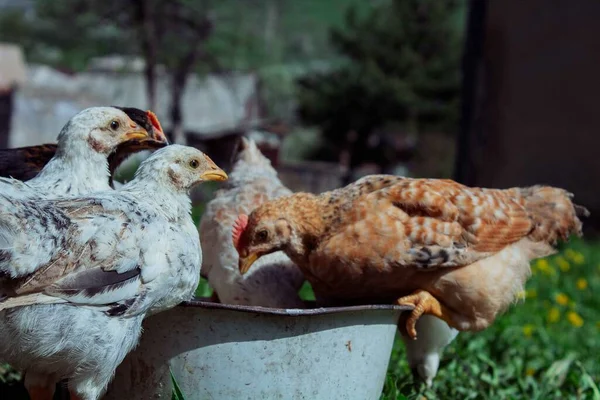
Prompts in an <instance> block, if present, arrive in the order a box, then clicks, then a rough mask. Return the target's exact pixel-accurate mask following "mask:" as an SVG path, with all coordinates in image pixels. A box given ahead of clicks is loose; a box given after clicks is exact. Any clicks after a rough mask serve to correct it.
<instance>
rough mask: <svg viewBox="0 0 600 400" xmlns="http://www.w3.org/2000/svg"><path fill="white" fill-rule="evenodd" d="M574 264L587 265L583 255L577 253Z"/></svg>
mask: <svg viewBox="0 0 600 400" xmlns="http://www.w3.org/2000/svg"><path fill="white" fill-rule="evenodd" d="M573 262H574V263H575V264H577V265H581V264H584V263H585V257H584V255H583V254H581V253H577V254H575V256H574V257H573Z"/></svg>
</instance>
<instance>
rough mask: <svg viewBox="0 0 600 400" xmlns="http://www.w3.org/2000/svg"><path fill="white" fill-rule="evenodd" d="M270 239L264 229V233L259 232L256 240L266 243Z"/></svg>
mask: <svg viewBox="0 0 600 400" xmlns="http://www.w3.org/2000/svg"><path fill="white" fill-rule="evenodd" d="M268 237H269V232H267V231H266V230H264V229H263V230H262V231H258V232H257V233H256V240H257V241H259V242H264V241H266V240H267V238H268Z"/></svg>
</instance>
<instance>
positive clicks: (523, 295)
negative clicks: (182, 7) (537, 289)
mask: <svg viewBox="0 0 600 400" xmlns="http://www.w3.org/2000/svg"><path fill="white" fill-rule="evenodd" d="M525 297H527V292H525V291H524V290H521V291H520V292H519V293H517V299H519V300H525Z"/></svg>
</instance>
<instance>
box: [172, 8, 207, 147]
mask: <svg viewBox="0 0 600 400" xmlns="http://www.w3.org/2000/svg"><path fill="white" fill-rule="evenodd" d="M181 21H182V23H181V24H180V25H179V26H178V27H174V28H173V29H177V28H178V29H183V31H182V32H181V39H182V40H187V41H188V43H191V44H192V45H191V47H190V48H189V49H188V50H187V51H186V52H184V53H183V54H182V56H181V57H179V59H178V60H177V62H176V63H175V65H174V66H173V67H172V68H171V123H172V124H173V125H172V129H173V141H174V142H175V143H178V144H183V145H185V144H186V143H187V138H186V136H185V129H184V126H183V113H182V110H181V104H182V101H183V95H184V93H185V85H186V83H187V79H188V77H189V75H190V73H192V72H193V70H194V67H195V66H196V63H197V62H198V60H200V58H205V56H206V54H205V53H204V43H205V42H206V40H207V39H208V37H209V36H210V35H211V33H212V31H213V23H212V20H211V18H210V17H208V16H205V17H204V18H202V19H201V20H198V19H193V20H192V19H186V18H185V17H182V18H181Z"/></svg>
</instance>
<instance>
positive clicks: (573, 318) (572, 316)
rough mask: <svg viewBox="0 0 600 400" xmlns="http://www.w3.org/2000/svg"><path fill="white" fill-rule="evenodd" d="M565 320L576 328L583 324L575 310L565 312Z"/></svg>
mask: <svg viewBox="0 0 600 400" xmlns="http://www.w3.org/2000/svg"><path fill="white" fill-rule="evenodd" d="M567 320H568V321H569V322H570V323H571V325H573V326H574V327H576V328H580V327H582V326H583V318H581V315H579V314H577V313H576V312H575V311H569V312H568V313H567Z"/></svg>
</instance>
